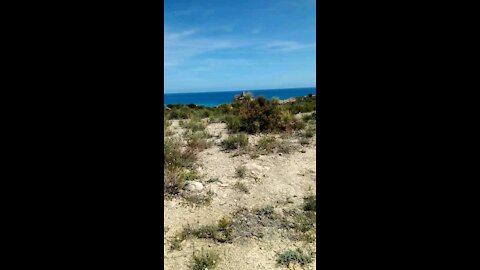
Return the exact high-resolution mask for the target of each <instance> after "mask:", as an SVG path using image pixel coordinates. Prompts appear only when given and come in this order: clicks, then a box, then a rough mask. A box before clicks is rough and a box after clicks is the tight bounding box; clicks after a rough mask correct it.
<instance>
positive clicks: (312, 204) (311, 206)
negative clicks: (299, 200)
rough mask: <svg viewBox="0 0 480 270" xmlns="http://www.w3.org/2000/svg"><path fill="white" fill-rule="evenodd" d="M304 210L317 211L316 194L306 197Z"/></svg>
mask: <svg viewBox="0 0 480 270" xmlns="http://www.w3.org/2000/svg"><path fill="white" fill-rule="evenodd" d="M303 210H305V211H317V198H316V196H315V195H312V196H308V197H305V198H304V205H303Z"/></svg>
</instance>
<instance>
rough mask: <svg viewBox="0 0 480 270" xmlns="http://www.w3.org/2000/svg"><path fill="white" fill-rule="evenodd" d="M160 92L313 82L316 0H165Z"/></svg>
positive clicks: (253, 88)
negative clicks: (162, 82) (161, 86)
mask: <svg viewBox="0 0 480 270" xmlns="http://www.w3.org/2000/svg"><path fill="white" fill-rule="evenodd" d="M164 40H165V41H164V57H165V60H164V68H165V71H164V78H165V80H164V81H165V84H164V91H165V93H169V92H194V91H220V90H255V89H272V88H295V87H312V86H316V0H277V1H269V0H256V1H251V0H236V1H232V0H208V1H198V0H191V1H186V0H165V24H164Z"/></svg>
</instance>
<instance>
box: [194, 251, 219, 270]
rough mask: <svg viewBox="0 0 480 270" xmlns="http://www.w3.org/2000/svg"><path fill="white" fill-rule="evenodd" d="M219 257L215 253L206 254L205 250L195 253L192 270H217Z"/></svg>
mask: <svg viewBox="0 0 480 270" xmlns="http://www.w3.org/2000/svg"><path fill="white" fill-rule="evenodd" d="M218 259H219V255H218V253H216V252H214V251H208V252H204V251H203V249H202V251H201V252H200V254H198V253H193V260H192V269H193V270H206V269H215V267H216V266H217V264H218Z"/></svg>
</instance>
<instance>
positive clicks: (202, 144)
mask: <svg viewBox="0 0 480 270" xmlns="http://www.w3.org/2000/svg"><path fill="white" fill-rule="evenodd" d="M208 138H209V135H208V133H206V132H205V131H202V132H189V133H186V134H185V140H186V141H187V146H189V147H190V148H192V149H195V150H196V151H203V150H205V149H207V148H209V147H210V146H212V144H211V142H209V141H208V140H207V139H208Z"/></svg>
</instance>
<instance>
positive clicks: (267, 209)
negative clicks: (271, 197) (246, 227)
mask: <svg viewBox="0 0 480 270" xmlns="http://www.w3.org/2000/svg"><path fill="white" fill-rule="evenodd" d="M256 212H257V213H256V214H257V215H262V216H269V217H271V216H272V215H273V214H274V213H275V209H274V208H273V206H271V205H267V206H264V207H262V208H260V209H258V210H257V211H256Z"/></svg>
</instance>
